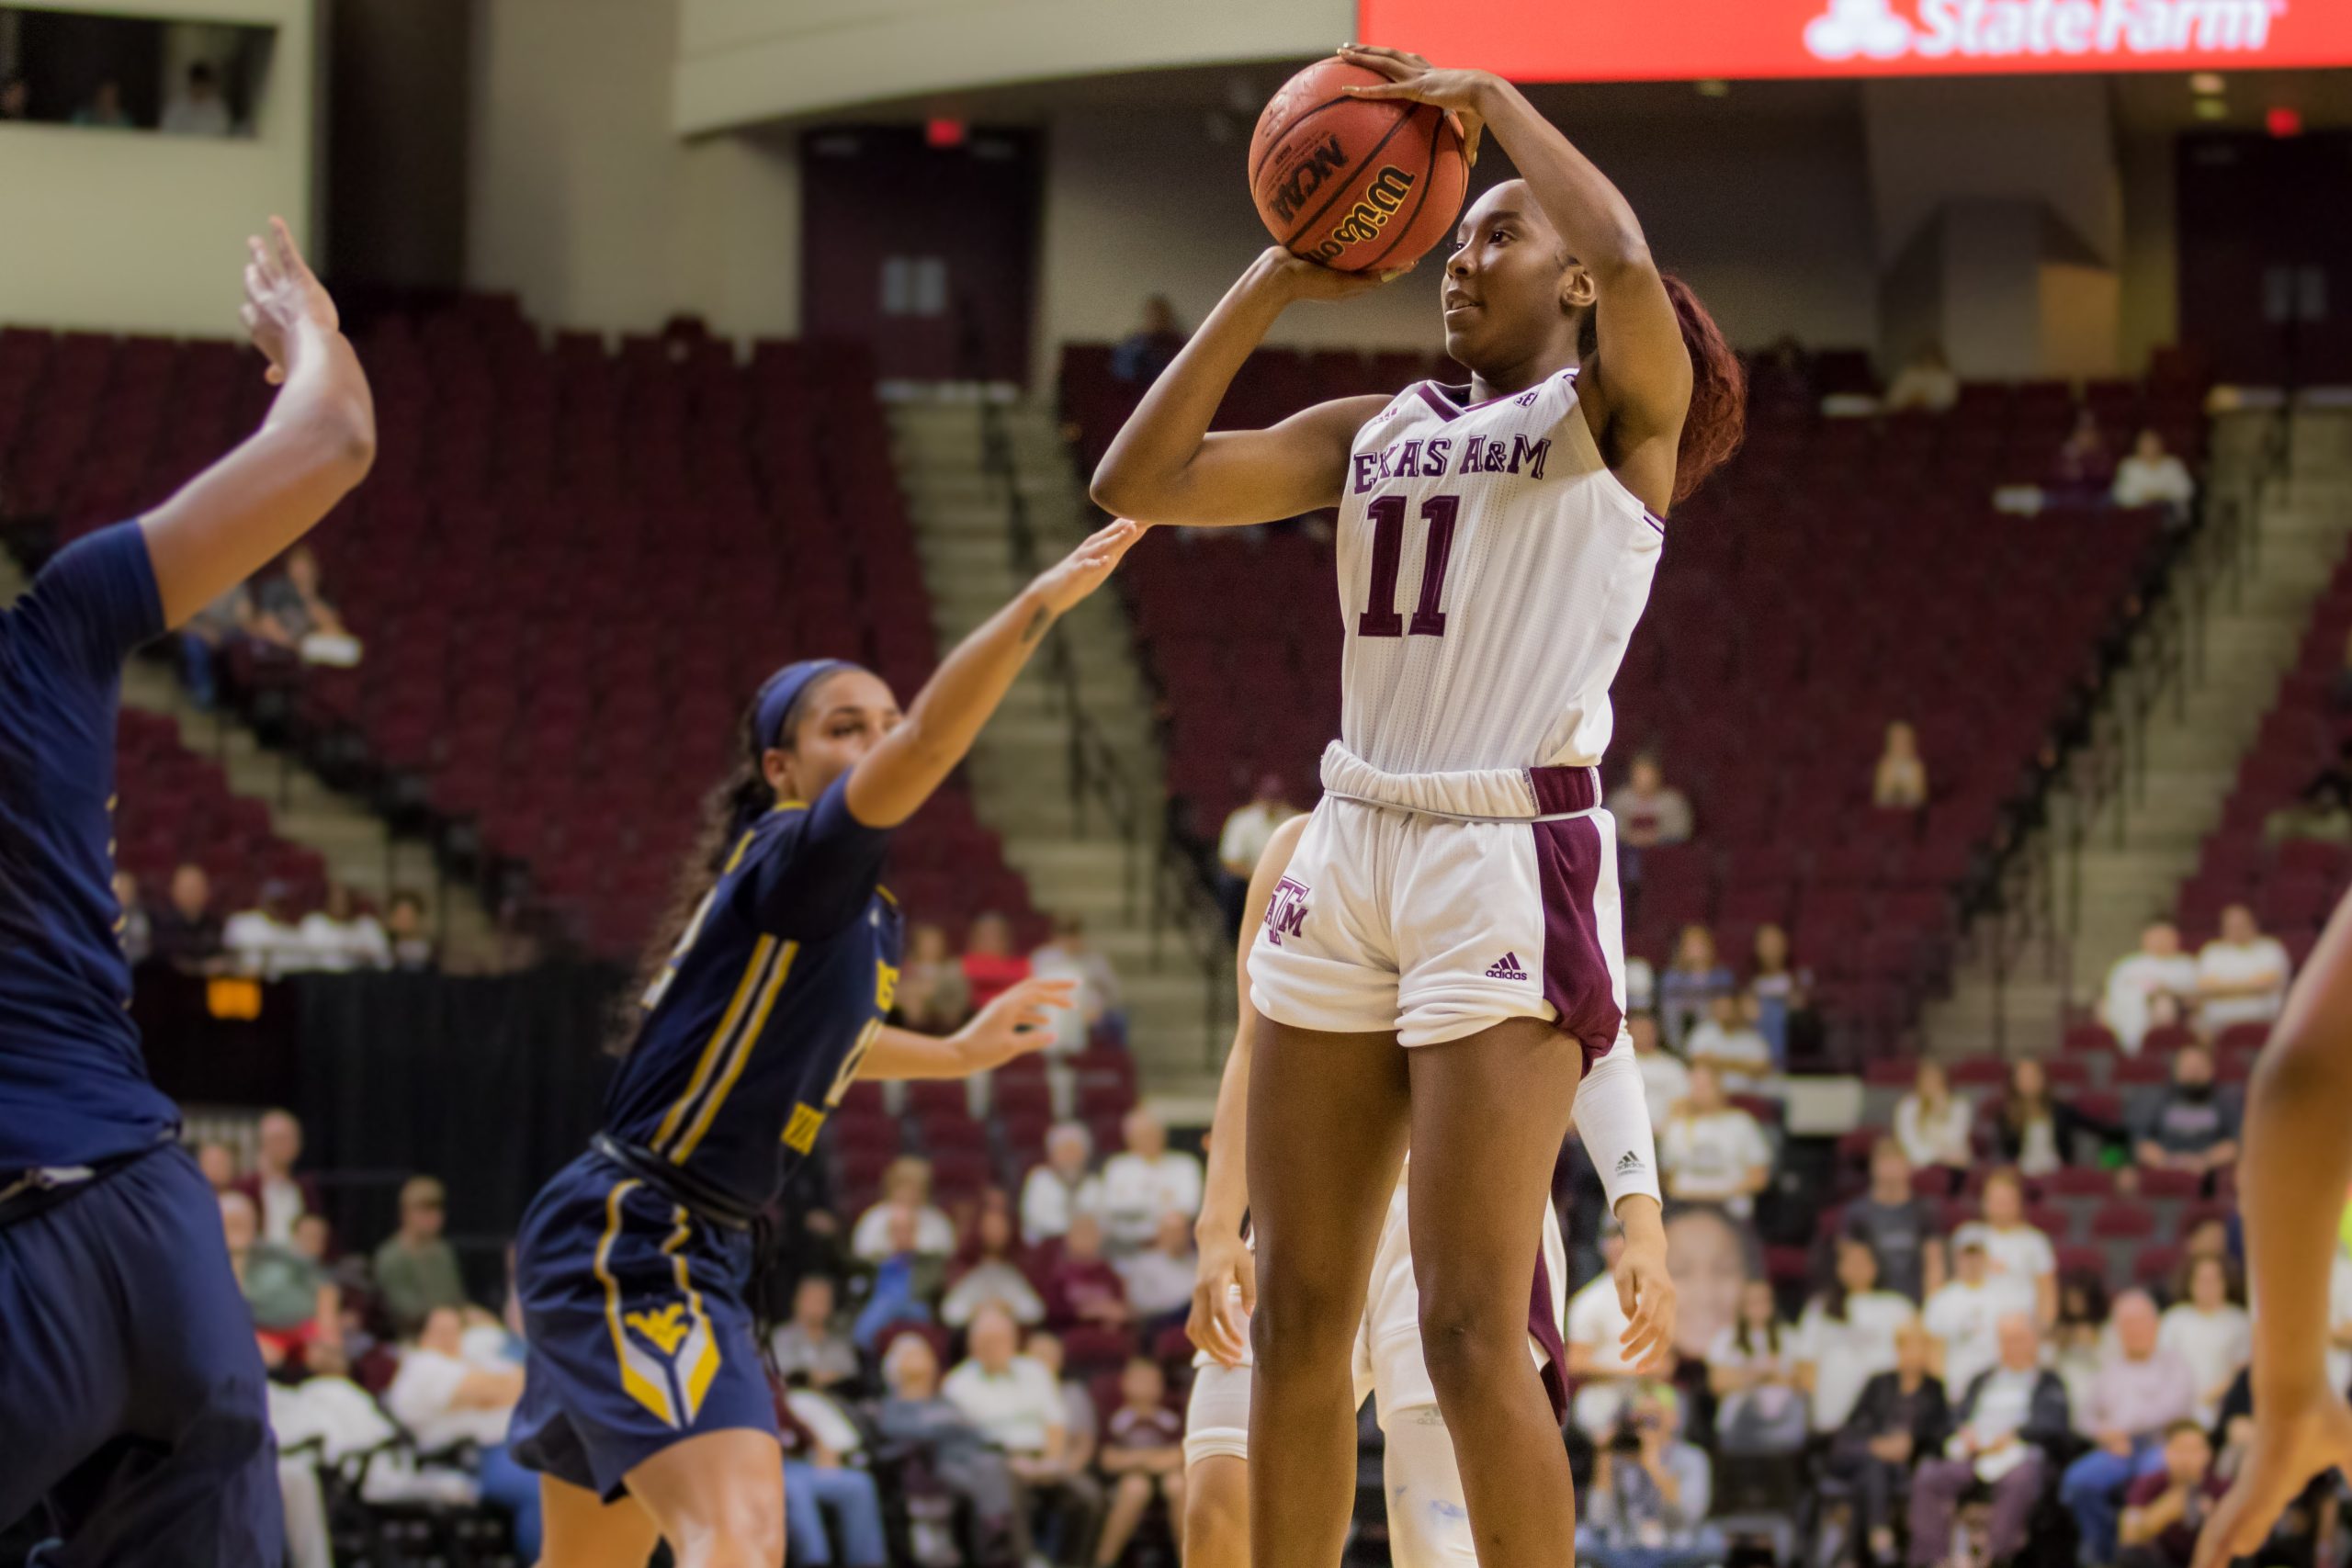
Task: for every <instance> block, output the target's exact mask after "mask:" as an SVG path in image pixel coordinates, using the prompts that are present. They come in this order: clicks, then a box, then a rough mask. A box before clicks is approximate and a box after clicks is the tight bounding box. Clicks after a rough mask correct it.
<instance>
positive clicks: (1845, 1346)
mask: <svg viewBox="0 0 2352 1568" xmlns="http://www.w3.org/2000/svg"><path fill="white" fill-rule="evenodd" d="M1917 1315H1918V1309H1917V1307H1915V1306H1913V1305H1912V1304H1911V1303H1910V1302H1909V1301H1907V1300H1905V1298H1904V1297H1902V1296H1898V1295H1896V1294H1895V1293H1894V1292H1893V1291H1863V1292H1859V1293H1857V1294H1854V1295H1850V1296H1848V1297H1847V1298H1846V1315H1845V1317H1844V1318H1843V1319H1842V1320H1841V1319H1838V1318H1834V1317H1831V1316H1830V1315H1829V1314H1828V1311H1827V1310H1826V1308H1825V1307H1824V1306H1823V1305H1822V1303H1820V1302H1818V1301H1815V1302H1813V1303H1808V1304H1807V1305H1806V1307H1805V1309H1804V1316H1803V1317H1801V1318H1799V1319H1797V1332H1796V1338H1795V1341H1794V1344H1793V1345H1792V1353H1793V1355H1794V1356H1795V1358H1796V1359H1798V1360H1800V1361H1804V1362H1806V1363H1808V1364H1809V1365H1811V1366H1812V1368H1813V1429H1814V1430H1815V1431H1816V1432H1834V1431H1836V1430H1838V1427H1843V1426H1844V1425H1845V1424H1846V1418H1847V1417H1848V1416H1851V1415H1852V1414H1853V1413H1854V1405H1855V1403H1856V1402H1857V1401H1859V1400H1860V1398H1861V1397H1862V1390H1863V1389H1864V1388H1865V1387H1866V1386H1868V1385H1869V1383H1870V1381H1871V1378H1873V1377H1875V1376H1877V1375H1878V1374H1879V1373H1881V1372H1891V1371H1894V1337H1895V1335H1897V1334H1898V1333H1900V1332H1901V1331H1902V1329H1903V1325H1905V1324H1906V1323H1909V1322H1910V1321H1911V1320H1912V1319H1913V1318H1915V1317H1917Z"/></svg>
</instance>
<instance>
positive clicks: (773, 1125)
mask: <svg viewBox="0 0 2352 1568" xmlns="http://www.w3.org/2000/svg"><path fill="white" fill-rule="evenodd" d="M1140 533H1141V530H1140V529H1139V528H1138V527H1136V525H1134V524H1132V523H1117V524H1114V525H1112V526H1110V527H1108V528H1105V529H1104V530H1103V531H1102V532H1101V533H1099V534H1096V535H1095V536H1093V537H1091V538H1090V539H1088V540H1087V541H1086V542H1085V543H1084V544H1083V545H1080V547H1079V548H1078V549H1077V551H1076V552H1075V553H1073V554H1072V555H1071V556H1070V557H1069V558H1068V559H1066V560H1064V561H1062V562H1061V563H1060V564H1059V565H1057V566H1056V567H1054V568H1052V569H1051V570H1048V571H1046V573H1044V574H1043V575H1042V576H1040V577H1039V578H1038V579H1037V580H1036V581H1034V582H1032V583H1031V584H1029V586H1028V587H1026V588H1024V589H1023V590H1022V592H1020V593H1019V594H1018V595H1017V596H1016V597H1015V598H1014V599H1013V601H1012V603H1011V604H1008V605H1006V606H1005V607H1004V608H1003V609H1002V610H1001V611H999V612H998V613H997V615H995V616H994V617H993V618H991V619H990V620H989V621H988V622H987V623H986V624H985V625H983V626H980V627H979V629H978V630H977V631H975V632H973V633H972V635H971V636H969V637H967V638H965V639H964V642H963V645H962V646H961V647H959V648H957V649H956V651H955V652H954V653H952V654H950V655H948V657H947V660H946V662H945V663H944V664H942V665H941V666H940V668H939V671H938V673H937V674H935V675H933V677H932V679H931V681H930V683H929V684H927V685H925V686H924V687H923V689H922V694H920V695H919V696H917V697H916V698H915V701H914V705H912V707H910V709H909V710H908V711H907V712H906V713H905V714H904V715H903V716H902V715H901V714H900V713H899V705H898V700H897V699H896V698H895V697H893V696H892V695H891V694H890V689H889V687H888V686H887V685H885V684H883V682H881V680H880V679H879V678H878V677H876V676H875V675H874V674H872V673H871V672H869V671H865V670H862V669H859V668H858V667H857V666H855V665H854V664H844V663H839V662H836V661H833V660H806V661H803V662H801V663H797V664H792V665H787V666H786V667H785V668H784V669H783V670H780V671H777V672H776V673H775V675H774V676H772V677H770V678H769V680H768V682H766V684H765V685H763V687H762V688H761V689H760V693H759V695H758V696H757V697H756V698H755V699H754V701H753V702H752V709H751V712H750V713H749V714H748V715H746V716H745V719H744V723H743V728H742V733H741V738H740V739H739V741H738V747H739V750H738V756H739V758H740V761H739V762H738V764H737V768H736V772H735V774H734V776H733V777H732V778H731V779H729V781H728V782H727V783H726V784H722V785H721V786H720V787H719V789H718V792H717V793H716V794H715V795H713V797H712V800H711V804H710V807H709V810H708V812H707V820H706V824H705V834H704V842H703V844H702V846H701V847H700V848H699V849H698V850H697V851H696V852H695V858H694V860H693V861H692V862H690V863H689V872H690V880H689V882H688V884H687V886H686V888H685V894H686V897H684V898H683V899H682V900H681V905H680V908H678V909H677V910H676V911H675V912H674V914H673V918H672V921H671V928H672V929H671V930H670V931H669V932H668V933H667V934H666V935H665V936H664V937H663V939H662V941H661V942H659V943H657V944H656V945H655V947H654V948H653V950H652V957H651V962H650V973H649V975H648V977H647V983H646V986H645V990H644V993H643V998H642V1000H643V1011H642V1013H641V1015H640V1017H639V1020H638V1021H637V1022H636V1025H635V1029H634V1032H633V1034H632V1036H631V1037H630V1039H629V1040H628V1043H627V1053H626V1055H625V1056H624V1058H623V1060H622V1063H621V1066H620V1070H619V1072H618V1074H617V1075H616V1077H615V1078H614V1081H613V1085H612V1089H611V1090H610V1092H609V1093H608V1094H607V1096H606V1098H605V1123H604V1131H603V1132H602V1133H600V1134H598V1135H597V1136H596V1138H595V1140H594V1144H593V1145H592V1146H591V1148H590V1149H589V1151H588V1152H587V1153H585V1154H583V1155H582V1156H580V1157H579V1158H578V1159H576V1160H574V1161H573V1162H572V1163H571V1165H569V1166H567V1167H565V1168H564V1169H563V1170H561V1171H560V1172H559V1173H557V1175H556V1177H555V1179H553V1180H551V1181H549V1182H548V1185H547V1187H546V1188H545V1189H544V1190H542V1191H541V1192H540V1193H539V1195H538V1198H537V1200H536V1201H534V1202H533V1203H532V1205H531V1209H530V1212H529V1213H527V1214H526V1215H525V1216H524V1220H523V1227H522V1232H521V1234H520V1235H519V1236H518V1237H517V1238H516V1243H515V1289H516V1292H517V1293H518V1294H519V1295H520V1296H521V1298H522V1303H523V1319H524V1337H525V1338H526V1340H527V1341H528V1342H529V1345H530V1363H529V1369H528V1371H527V1372H526V1375H525V1378H524V1383H523V1403H522V1404H521V1405H520V1406H519V1407H518V1408H517V1409H516V1411H515V1423H514V1430H513V1433H512V1435H511V1441H512V1443H513V1445H514V1450H515V1455H516V1457H517V1458H519V1459H520V1460H522V1461H523V1462H524V1463H526V1464H528V1465H530V1466H531V1467H532V1468H533V1469H536V1470H537V1471H538V1472H540V1476H541V1479H540V1495H541V1497H542V1499H543V1501H544V1512H545V1515H546V1520H547V1534H546V1544H545V1556H544V1558H543V1559H542V1561H544V1562H548V1563H561V1564H564V1565H565V1568H585V1565H603V1564H611V1565H613V1568H642V1565H643V1564H644V1562H645V1561H646V1559H647V1557H648V1556H649V1555H650V1553H651V1552H652V1550H653V1546H654V1542H655V1538H656V1536H657V1535H660V1536H666V1537H667V1538H668V1540H669V1542H670V1547H671V1551H672V1552H673V1555H674V1556H675V1558H676V1560H677V1562H678V1564H679V1568H718V1565H720V1564H729V1565H733V1564H750V1563H758V1564H774V1563H781V1562H783V1561H784V1468H783V1457H782V1454H781V1452H780V1450H779V1449H778V1447H777V1438H776V1423H775V1401H774V1397H773V1395H772V1394H771V1393H770V1391H769V1388H768V1382H767V1378H766V1374H765V1371H764V1370H763V1364H762V1362H761V1359H760V1349H759V1346H758V1344H757V1342H756V1340H755V1337H754V1335H753V1329H752V1314H751V1311H750V1309H749V1306H748V1305H747V1303H746V1301H745V1292H746V1289H747V1286H748V1283H749V1280H750V1276H751V1273H752V1218H753V1216H754V1215H756V1214H758V1213H759V1212H760V1211H761V1210H762V1209H763V1208H764V1207H766V1206H767V1205H768V1204H769V1203H771V1202H773V1201H775V1199H776V1197H777V1196H778V1195H779V1194H780V1193H781V1192H782V1190H783V1188H784V1181H785V1178H786V1175H787V1174H788V1173H789V1172H790V1170H791V1168H793V1166H795V1165H796V1164H797V1163H798V1162H799V1161H800V1160H801V1159H802V1158H804V1157H806V1156H808V1154H809V1150H810V1149H811V1148H812V1147H813V1146H814V1145H815V1144H816V1141H817V1135H818V1134H819V1133H820V1131H821V1130H822V1129H823V1127H824V1124H825V1119H826V1117H827V1116H828V1115H830V1114H831V1111H833V1109H834V1108H835V1107H836V1106H838V1105H840V1104H841V1102H842V1096H843V1095H844V1094H845V1093H846V1092H847V1091H848V1089H849V1086H850V1085H851V1084H852V1083H853V1082H854V1081H856V1080H857V1079H859V1078H922V1077H963V1076H965V1075H967V1074H969V1073H974V1072H978V1071H982V1070H985V1069H987V1068H989V1067H993V1066H997V1065H999V1064H1000V1063H1001V1062H1004V1061H1006V1060H1009V1059H1010V1058H1011V1057H1012V1056H1015V1055H1020V1054H1022V1053H1023V1052H1025V1051H1030V1050H1034V1049H1035V1048H1036V1047H1037V1046H1038V1045H1039V1044H1041V1043H1044V1040H1045V1039H1046V1035H1045V1033H1044V1032H1042V1030H1041V1028H1040V1026H1041V1025H1043V1024H1044V1023H1045V1022H1046V1021H1047V1010H1048V1009H1050V1008H1060V1007H1068V1006H1069V1000H1070V998H1069V990H1070V987H1069V984H1068V983H1066V982H1046V981H1028V982H1025V983H1023V985H1020V986H1016V987H1013V988H1012V990H1011V991H1009V992H1007V993H1006V994H1005V995H1004V996H1003V997H1001V998H998V999H997V1001H995V1002H994V1003H992V1004H991V1005H990V1006H989V1007H988V1008H987V1009H986V1010H983V1011H982V1012H981V1013H980V1015H979V1017H978V1019H976V1020H974V1021H973V1022H972V1023H971V1024H970V1025H968V1026H967V1028H966V1029H965V1030H963V1031H962V1032H960V1033H958V1034H957V1035H956V1036H955V1037H954V1038H952V1039H947V1040H933V1039H927V1038H925V1037H923V1036H922V1035H916V1034H910V1033H907V1032H904V1031H902V1030H898V1029H893V1028H891V1027H889V1026H888V1025H887V1024H886V1023H884V1022H883V1020H884V1018H885V1017H886V1016H887V1015H888V1012H889V1010H890V1003H891V998H892V996H893V993H894V992H895V991H896V989H897V987H898V981H899V935H900V917H899V907H898V902H897V900H895V899H894V898H892V897H890V894H889V892H888V890H887V889H885V888H884V887H883V886H882V885H881V876H882V862H883V857H884V854H885V852H886V851H887V850H888V845H889V836H890V829H893V828H895V827H897V826H898V825H899V823H901V822H903V821H905V820H906V819H907V818H909V817H911V816H912V815H914V812H915V810H916V808H917V807H920V806H922V803H923V802H924V801H925V800H927V799H929V798H930V796H931V794H932V792H933V790H935V789H937V788H938V787H939V786H940V784H943V783H944V782H945V780H946V778H947V775H948V774H949V773H951V772H953V771H954V770H955V768H956V765H957V764H958V763H959V762H961V761H963V760H964V754H965V753H966V752H967V750H970V748H971V744H972V741H973V739H974V738H975V737H976V736H977V735H978V733H979V730H980V727H981V726H982V725H983V724H985V723H986V722H987V720H988V717H989V715H990V714H992V713H994V712H995V711H996V707H997V705H998V703H1000V702H1001V701H1002V700H1003V697H1004V694H1005V692H1006V691H1007V690H1008V689H1009V688H1010V687H1011V686H1012V682H1013V678H1014V677H1015V676H1017V675H1018V674H1019V673H1020V672H1021V668H1022V666H1023V664H1024V663H1026V662H1027V661H1028V658H1029V655H1030V653H1031V652H1032V651H1033V650H1034V649H1035V648H1036V646H1037V644H1038V642H1039V640H1040V639H1041V638H1042V637H1044V636H1045V634H1046V629H1047V628H1048V627H1049V626H1052V624H1053V622H1054V620H1055V618H1056V617H1057V616H1058V615H1061V614H1062V613H1063V612H1064V611H1066V610H1068V609H1069V607H1070V606H1071V605H1073V604H1077V603H1078V602H1079V601H1080V600H1081V599H1083V598H1085V597H1086V596H1087V595H1088V594H1090V593H1091V592H1094V590H1095V589H1096V588H1098V587H1100V586H1101V585H1102V583H1103V581H1104V580H1105V579H1107V578H1108V577H1109V576H1110V574H1111V571H1112V569H1113V568H1114V567H1116V566H1117V565H1118V563H1119V559H1120V558H1121V557H1122V556H1124V555H1125V554H1126V552H1127V548H1128V547H1129V546H1131V545H1132V544H1134V542H1135V540H1136V537H1137V536H1139V535H1140Z"/></svg>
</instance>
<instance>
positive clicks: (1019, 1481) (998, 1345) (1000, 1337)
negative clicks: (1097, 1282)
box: [942, 1231, 1103, 1562]
mask: <svg viewBox="0 0 2352 1568" xmlns="http://www.w3.org/2000/svg"><path fill="white" fill-rule="evenodd" d="M1075 1235H1076V1232H1075V1231H1073V1232H1072V1236H1073V1239H1074V1238H1075ZM970 1340H971V1354H970V1356H969V1357H967V1359H965V1361H964V1363H963V1364H962V1365H961V1366H958V1367H957V1368H956V1370H955V1371H952V1372H950V1373H948V1374H947V1381H946V1382H945V1383H944V1384H943V1385H942V1392H943V1393H945V1394H946V1396H947V1398H948V1401H949V1403H951V1404H954V1405H955V1406H956V1409H958V1410H960V1411H962V1412H963V1413H964V1417H965V1419H967V1420H968V1421H969V1422H971V1423H972V1425H973V1426H975V1427H978V1428H979V1430H980V1434H981V1436H983V1437H985V1438H988V1440H989V1442H990V1443H991V1444H992V1445H994V1446H995V1447H996V1448H997V1449H998V1450H1000V1451H1001V1452H1002V1453H1003V1454H1004V1456H1005V1462H1006V1464H1007V1465H1008V1466H1009V1467H1010V1468H1011V1469H1012V1479H1013V1484H1014V1490H1015V1496H1016V1499H1017V1502H1016V1506H1017V1507H1020V1508H1021V1509H1022V1511H1023V1512H1024V1513H1029V1512H1033V1511H1034V1510H1035V1509H1036V1508H1038V1507H1039V1506H1043V1508H1044V1510H1045V1511H1046V1514H1047V1515H1048V1516H1049V1529H1048V1530H1047V1531H1046V1535H1047V1538H1048V1539H1050V1540H1057V1542H1058V1543H1059V1546H1060V1551H1059V1552H1058V1553H1057V1556H1058V1559H1059V1561H1061V1562H1088V1561H1090V1554H1091V1551H1092V1549H1093V1546H1094V1537H1095V1530H1096V1527H1097V1526H1098V1525H1099V1524H1100V1523H1101V1521H1102V1517H1103V1489H1102V1488H1101V1487H1100V1486H1099V1485H1097V1484H1096V1483H1095V1481H1094V1478H1093V1477H1092V1476H1091V1475H1088V1474H1085V1473H1083V1472H1079V1471H1075V1470H1073V1469H1071V1468H1070V1466H1069V1459H1068V1456H1067V1455H1066V1453H1065V1452H1064V1448H1065V1443H1066V1441H1067V1438H1068V1437H1069V1428H1068V1427H1067V1426H1066V1425H1065V1424H1064V1416H1063V1404H1062V1393H1061V1387H1060V1384H1059V1383H1058V1382H1057V1380H1056V1379H1055V1377H1054V1374H1053V1373H1051V1372H1049V1371H1046V1369H1045V1368H1044V1367H1042V1366H1040V1365H1039V1364H1038V1363H1037V1362H1035V1361H1033V1360H1031V1359H1029V1358H1028V1357H1026V1356H1022V1355H1018V1354H1015V1350H1016V1348H1017V1347H1018V1345H1019V1337H1018V1331H1017V1330H1016V1329H1015V1328H1014V1326H1013V1322H1012V1317H1011V1316H1010V1315H1008V1314H1005V1313H1003V1312H1001V1311H997V1310H995V1309H992V1308H985V1307H984V1308H982V1309H981V1311H980V1313H979V1314H978V1316H976V1317H974V1318H973V1319H972V1332H971V1336H970ZM1051 1527H1057V1528H1051Z"/></svg>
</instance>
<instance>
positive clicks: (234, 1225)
mask: <svg viewBox="0 0 2352 1568" xmlns="http://www.w3.org/2000/svg"><path fill="white" fill-rule="evenodd" d="M220 1231H221V1235H223V1236H224V1237H225V1238H226V1239H227V1241H228V1244H229V1266H230V1267H231V1268H232V1269H234V1270H235V1271H236V1276H237V1288H238V1290H239V1291H241V1292H243V1295H244V1298H245V1304H246V1305H247V1306H248V1307H250V1308H252V1309H253V1314H254V1338H256V1339H258V1340H259V1341H260V1342H261V1359H263V1360H264V1361H266V1362H267V1363H268V1364H269V1365H270V1366H272V1367H290V1368H300V1367H301V1366H302V1365H303V1357H304V1354H305V1352H306V1351H307V1350H308V1349H309V1348H310V1347H311V1346H313V1345H324V1346H328V1347H331V1348H334V1349H338V1350H339V1349H341V1348H343V1292H341V1291H340V1290H338V1289H336V1287H335V1284H334V1280H330V1279H328V1278H327V1277H326V1274H325V1273H324V1272H323V1271H322V1269H320V1268H319V1267H318V1265H317V1264H315V1263H312V1262H311V1260H310V1259H308V1258H304V1257H302V1256H301V1255H300V1254H299V1253H297V1252H295V1251H294V1249H293V1248H291V1247H280V1246H278V1245H277V1243H275V1242H268V1241H264V1240H262V1239H261V1217H260V1216H259V1215H258V1214H256V1213H254V1205H253V1200H252V1199H250V1198H247V1197H246V1196H245V1195H244V1194H243V1193H242V1192H223V1193H222V1194H221V1195H220Z"/></svg>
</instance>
